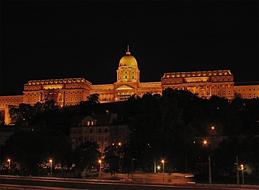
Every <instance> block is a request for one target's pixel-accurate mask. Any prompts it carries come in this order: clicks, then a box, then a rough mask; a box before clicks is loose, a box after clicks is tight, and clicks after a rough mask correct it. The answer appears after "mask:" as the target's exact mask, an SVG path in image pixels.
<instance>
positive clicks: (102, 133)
mask: <svg viewBox="0 0 259 190" xmlns="http://www.w3.org/2000/svg"><path fill="white" fill-rule="evenodd" d="M128 134H129V132H128V126H127V125H125V124H118V122H117V114H114V113H106V115H98V116H86V117H85V118H83V120H82V121H81V122H80V123H79V124H78V126H74V127H72V128H71V129H70V138H71V142H72V148H73V149H75V148H76V147H78V146H80V145H81V144H83V143H86V142H96V143H97V144H98V146H99V151H100V152H102V153H103V152H104V150H105V148H106V147H108V146H112V145H118V146H121V145H122V144H126V143H127V139H128Z"/></svg>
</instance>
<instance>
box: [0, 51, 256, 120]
mask: <svg viewBox="0 0 259 190" xmlns="http://www.w3.org/2000/svg"><path fill="white" fill-rule="evenodd" d="M116 74H117V80H116V81H115V82H114V83H112V84H97V85H95V84H92V83H91V82H89V81H88V80H86V79H84V78H66V79H47V80H30V81H28V82H27V83H26V84H25V85H24V90H23V94H22V95H16V96H0V111H1V112H2V115H4V118H5V119H4V120H5V123H6V124H10V123H11V119H10V115H9V107H10V106H18V105H19V104H21V103H26V104H31V105H33V104H35V103H37V102H41V103H43V102H45V101H46V100H55V102H56V103H57V104H58V105H59V106H60V107H63V106H69V105H76V104H79V103H80V102H81V101H86V100H87V97H88V96H89V95H91V94H95V93H97V94H99V100H100V102H101V103H107V102H115V101H124V100H126V99H128V98H129V97H130V96H132V95H138V96H142V95H144V94H145V93H151V94H162V91H163V90H164V89H166V88H173V89H178V90H188V91H191V92H192V93H195V94H197V95H198V96H199V97H202V98H210V97H211V96H213V95H214V96H220V97H225V98H227V99H233V98H234V96H235V94H240V96H241V97H242V98H257V97H259V84H240V83H239V84H235V82H234V76H233V74H232V73H231V71H230V70H211V71H190V72H169V73H164V74H163V76H162V77H161V80H160V81H157V82H141V81H140V70H139V68H138V63H137V60H136V58H135V57H134V56H133V55H132V54H131V52H130V51H129V48H128V49H127V51H126V53H125V55H124V56H123V57H122V58H121V59H120V61H119V65H118V69H117V71H116Z"/></svg>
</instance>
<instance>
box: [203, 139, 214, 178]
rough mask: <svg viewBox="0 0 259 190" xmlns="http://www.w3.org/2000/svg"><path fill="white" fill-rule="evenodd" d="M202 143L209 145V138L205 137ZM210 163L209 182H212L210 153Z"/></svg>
mask: <svg viewBox="0 0 259 190" xmlns="http://www.w3.org/2000/svg"><path fill="white" fill-rule="evenodd" d="M202 144H203V145H204V146H206V147H207V145H208V140H207V139H204V140H203V141H202ZM208 165H209V183H212V177H211V159H210V154H209V156H208Z"/></svg>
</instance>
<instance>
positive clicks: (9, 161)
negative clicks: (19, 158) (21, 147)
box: [7, 158, 11, 169]
mask: <svg viewBox="0 0 259 190" xmlns="http://www.w3.org/2000/svg"><path fill="white" fill-rule="evenodd" d="M7 162H8V168H9V169H10V168H11V159H10V158H8V159H7Z"/></svg>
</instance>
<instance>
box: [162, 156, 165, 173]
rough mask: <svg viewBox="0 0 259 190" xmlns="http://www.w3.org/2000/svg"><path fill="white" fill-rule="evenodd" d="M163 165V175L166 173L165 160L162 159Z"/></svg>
mask: <svg viewBox="0 0 259 190" xmlns="http://www.w3.org/2000/svg"><path fill="white" fill-rule="evenodd" d="M161 163H162V164H163V173H164V172H165V160H164V159H162V160H161Z"/></svg>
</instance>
